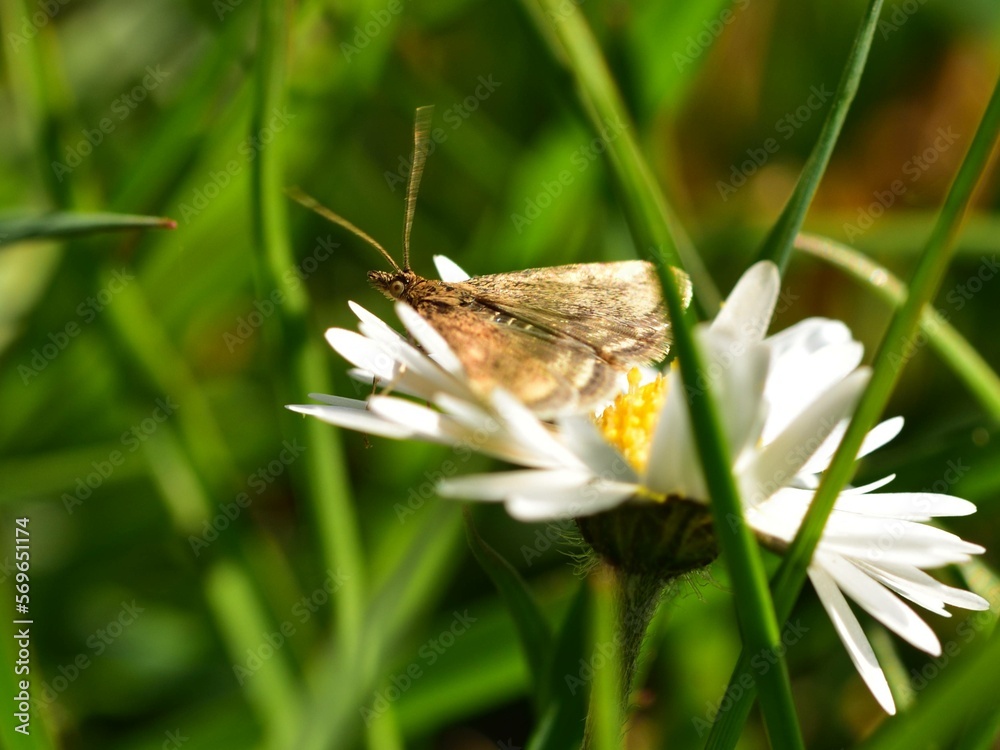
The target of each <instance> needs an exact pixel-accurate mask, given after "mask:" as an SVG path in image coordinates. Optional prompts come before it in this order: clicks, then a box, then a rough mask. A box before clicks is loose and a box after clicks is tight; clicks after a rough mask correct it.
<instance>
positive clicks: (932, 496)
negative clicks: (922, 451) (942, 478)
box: [834, 492, 976, 521]
mask: <svg viewBox="0 0 1000 750" xmlns="http://www.w3.org/2000/svg"><path fill="white" fill-rule="evenodd" d="M834 508H835V509H836V510H838V511H843V512H845V513H861V514H862V515H867V516H882V517H884V518H901V519H905V520H909V521H926V520H928V519H930V518H937V517H943V516H968V515H971V514H972V513H975V512H976V506H975V505H973V504H972V503H970V502H969V501H968V500H964V499H962V498H960V497H954V496H952V495H939V494H937V493H935V492H880V493H878V494H870V495H869V494H861V493H843V494H841V495H840V497H839V498H837V504H836V505H835V506H834Z"/></svg>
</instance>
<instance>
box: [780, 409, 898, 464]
mask: <svg viewBox="0 0 1000 750" xmlns="http://www.w3.org/2000/svg"><path fill="white" fill-rule="evenodd" d="M902 429H903V418H902V417H893V418H892V419H887V420H885V421H884V422H880V423H879V424H877V425H875V427H874V428H872V430H871V431H870V432H869V433H868V434H867V435H865V439H864V440H863V441H862V443H861V448H860V449H859V450H858V456H857V457H858V458H861V457H862V456H867V455H868V454H869V453H871V452H872V451H874V450H877V449H879V448H881V447H882V446H883V445H885V444H886V443H888V442H889V441H890V440H892V439H893V438H895V437H896V436H897V435H898V434H899V432H900V430H902ZM846 431H847V423H846V422H845V423H843V424H840V425H837V428H836V429H835V430H834V431H833V432H832V433H831V434H830V437H828V438H827V439H826V442H824V443H823V445H822V446H821V447H820V448H819V450H817V451H816V453H815V454H813V457H812V458H810V459H809V460H808V461H807V462H806V464H805V465H804V466H803V467H802V468H801V469H800V473H802V474H818V473H819V472H821V471H826V469H827V468H829V466H830V461H832V460H833V454H834V453H836V452H837V448H838V447H839V446H840V441H841V440H843V439H844V433H845V432H846Z"/></svg>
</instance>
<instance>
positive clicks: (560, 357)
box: [425, 304, 618, 418]
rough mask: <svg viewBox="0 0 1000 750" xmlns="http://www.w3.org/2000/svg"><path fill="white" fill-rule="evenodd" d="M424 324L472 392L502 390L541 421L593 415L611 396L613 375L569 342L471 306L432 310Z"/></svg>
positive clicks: (582, 347) (601, 362) (592, 355)
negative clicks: (445, 344) (460, 370)
mask: <svg viewBox="0 0 1000 750" xmlns="http://www.w3.org/2000/svg"><path fill="white" fill-rule="evenodd" d="M425 319H426V320H427V321H428V322H429V323H431V325H433V326H434V328H435V330H436V331H437V332H438V333H440V334H441V336H442V337H443V338H444V339H445V341H447V342H448V345H449V346H450V347H451V349H452V350H453V351H454V352H455V354H456V355H457V356H458V359H459V361H461V363H462V366H463V367H464V368H465V371H466V375H467V376H468V378H469V382H470V384H471V385H472V387H473V388H474V389H475V390H477V391H478V392H480V393H482V394H483V395H485V394H487V393H489V392H490V391H491V390H493V389H494V388H496V387H498V386H499V387H502V388H504V389H505V390H507V391H510V392H511V393H512V394H513V395H514V396H516V397H517V398H518V400H519V401H521V402H522V403H524V404H525V405H526V406H527V407H528V408H530V409H531V410H532V411H533V412H535V413H536V414H537V415H539V416H540V417H542V418H551V417H554V416H556V415H560V414H569V413H574V412H582V411H590V410H593V409H595V408H596V407H598V406H599V405H600V404H602V403H603V402H605V401H607V400H609V399H610V397H611V396H612V394H613V393H614V391H615V388H616V385H617V376H618V372H617V370H616V369H615V368H614V367H612V366H611V365H610V364H608V363H607V362H605V361H604V360H603V359H602V358H601V357H599V356H597V354H595V352H594V351H593V350H592V349H591V348H590V347H588V346H587V345H585V344H583V343H581V342H579V341H576V340H575V339H572V338H569V337H565V336H560V335H558V334H554V333H551V332H549V331H546V330H543V329H540V328H537V327H535V326H533V325H531V324H528V323H525V322H524V321H521V320H519V319H517V318H514V317H512V316H504V315H499V314H498V313H497V312H496V311H495V310H493V309H490V308H488V307H481V306H479V305H475V304H473V305H469V306H451V307H445V308H438V309H437V310H436V311H435V313H434V314H433V315H429V316H425Z"/></svg>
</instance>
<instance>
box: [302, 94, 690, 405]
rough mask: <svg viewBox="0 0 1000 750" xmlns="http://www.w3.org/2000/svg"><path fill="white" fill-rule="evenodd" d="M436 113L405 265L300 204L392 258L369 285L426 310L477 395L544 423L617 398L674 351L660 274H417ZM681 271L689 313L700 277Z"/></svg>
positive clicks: (583, 270) (421, 122) (416, 157)
mask: <svg viewBox="0 0 1000 750" xmlns="http://www.w3.org/2000/svg"><path fill="white" fill-rule="evenodd" d="M432 109H433V108H432V107H421V108H419V109H418V110H417V115H416V123H415V127H414V136H413V141H414V142H413V160H412V168H411V170H410V176H409V180H408V182H407V188H406V215H405V222H404V228H403V267H402V268H400V267H399V265H398V264H397V263H396V262H395V261H394V260H393V259H392V256H390V255H389V253H388V252H387V251H386V250H385V248H383V247H382V245H380V244H379V243H378V242H376V241H375V240H374V239H372V238H371V237H370V236H369V235H368V234H366V233H365V232H363V231H361V230H360V229H358V228H357V227H356V226H354V225H353V224H351V223H350V222H349V221H347V220H346V219H344V218H342V217H341V216H338V215H337V214H335V213H333V212H332V211H329V210H328V209H325V208H324V207H322V206H320V205H319V204H318V203H316V201H314V200H312V199H311V198H309V197H308V196H305V195H304V194H301V193H296V194H294V197H295V198H296V199H297V200H299V201H300V202H301V203H303V204H304V205H306V206H307V207H308V208H311V209H313V210H314V211H316V212H317V213H320V214H321V215H323V216H324V217H326V218H328V219H330V220H331V221H333V222H335V223H337V224H339V225H340V226H343V227H345V228H346V229H348V230H349V231H351V232H353V233H354V234H356V235H357V236H358V237H360V238H362V239H363V240H365V241H366V242H367V243H369V244H370V245H371V246H372V247H374V248H375V249H376V250H378V251H379V252H380V253H381V254H382V256H383V257H384V258H385V259H386V260H387V261H388V262H389V264H390V265H391V266H392V268H393V270H392V271H369V272H368V280H369V282H371V284H372V286H374V287H375V288H376V289H378V290H379V291H380V292H382V293H383V294H384V295H385V296H386V297H388V298H389V299H392V300H401V301H403V302H405V303H406V304H408V305H409V306H410V307H412V308H413V309H414V310H416V312H417V313H419V315H420V316H421V317H422V318H423V319H424V320H425V321H427V323H429V324H430V325H431V326H432V327H433V328H434V330H435V331H437V332H438V333H439V334H440V335H441V337H442V338H443V339H444V340H445V341H446V342H448V345H449V346H450V348H451V349H452V350H453V351H454V353H455V355H456V356H457V357H458V359H459V361H460V362H461V363H462V365H463V367H464V369H465V372H466V375H467V376H468V380H469V383H470V385H471V386H472V387H473V389H474V390H476V391H477V392H479V393H481V394H483V395H485V394H487V393H489V391H491V390H492V389H493V388H495V387H497V386H499V387H502V388H504V389H506V390H507V391H509V392H511V393H512V394H513V395H514V396H516V397H517V398H518V399H519V400H520V401H521V402H523V403H524V404H525V405H527V406H528V407H529V408H530V409H531V410H532V411H534V412H535V413H536V414H538V415H539V416H540V417H543V418H550V417H554V416H557V415H563V414H568V413H573V412H584V411H592V410H593V409H595V408H596V407H598V406H599V405H601V404H602V403H604V402H606V401H608V400H609V399H610V398H611V397H612V396H613V394H614V393H615V391H616V388H617V382H618V375H619V374H620V373H622V372H626V371H628V370H629V369H630V368H632V367H635V366H638V365H648V364H652V363H654V362H657V361H659V360H661V359H663V357H664V356H666V354H667V351H668V350H669V348H670V340H671V339H670V321H669V320H668V318H667V314H666V311H665V309H664V305H663V299H662V297H661V293H660V282H659V279H658V278H657V275H656V269H655V268H654V267H653V265H652V263H648V262H646V261H641V260H628V261H619V262H613V263H575V264H572V265H566V266H555V267H551V268H532V269H528V270H526V271H515V272H513V273H498V274H492V275H488V276H474V277H472V278H470V279H467V280H465V281H458V282H446V281H438V280H435V279H426V278H424V277H423V276H420V275H419V274H417V273H415V272H414V271H412V270H411V269H410V231H411V228H412V225H413V212H414V206H415V204H416V197H417V190H418V188H419V185H420V178H421V175H422V173H423V168H424V163H425V162H426V159H427V147H428V132H429V124H430V115H431V112H432ZM674 272H675V274H676V277H677V281H678V283H679V284H680V286H681V292H682V295H683V298H684V304H685V306H686V305H687V304H688V303H689V302H690V298H691V283H690V280H689V279H688V277H687V275H686V274H685V273H684V272H683V271H680V270H679V269H674Z"/></svg>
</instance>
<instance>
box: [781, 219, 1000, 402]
mask: <svg viewBox="0 0 1000 750" xmlns="http://www.w3.org/2000/svg"><path fill="white" fill-rule="evenodd" d="M795 248H796V249H797V250H801V251H803V252H806V253H809V254H810V255H815V256H816V257H818V258H822V259H823V260H826V261H828V262H829V263H832V264H833V265H835V266H836V267H837V268H839V269H840V270H842V271H844V272H846V273H847V274H849V275H850V276H853V277H854V278H855V279H857V280H858V281H860V282H861V283H862V284H864V285H865V286H866V287H867V288H868V289H870V290H871V291H873V292H874V293H875V294H877V295H878V296H879V297H880V298H881V299H884V300H885V301H887V302H889V303H890V304H892V305H894V306H895V307H899V306H901V305H902V304H903V302H904V301H905V300H906V295H907V292H906V285H905V284H903V282H902V281H900V280H899V279H898V278H896V277H895V276H893V275H892V273H890V272H889V271H888V270H887V269H886V268H883V267H882V266H880V265H879V264H877V263H875V261H873V260H872V259H871V258H869V257H867V256H866V255H864V254H862V253H860V252H858V251H857V250H855V249H854V248H851V247H848V246H847V245H843V244H841V243H839V242H836V241H835V240H831V239H828V238H826V237H819V236H816V235H812V234H800V235H799V236H798V238H797V239H796V240H795ZM920 331H921V332H922V333H923V334H924V335H925V336H926V337H927V342H928V343H929V344H930V345H931V346H932V347H933V348H934V349H935V350H936V351H937V353H938V354H939V355H940V356H941V359H942V360H943V361H944V362H945V364H947V365H948V366H949V367H951V369H952V370H954V372H955V375H957V376H958V377H959V379H961V380H962V382H963V383H965V387H966V388H968V389H969V392H970V393H971V394H972V395H973V396H975V397H976V399H977V400H978V401H979V403H980V405H981V406H982V407H983V409H985V410H986V411H987V412H989V414H990V415H991V416H992V417H993V419H995V420H997V421H1000V376H998V375H997V373H996V371H995V370H994V369H993V368H992V367H990V365H989V363H988V362H987V361H986V360H985V359H983V357H982V355H981V354H980V353H979V352H978V351H976V349H975V348H974V347H973V346H972V345H971V344H970V343H969V342H968V341H967V340H966V338H965V337H964V336H962V334H961V333H959V332H958V331H957V330H956V329H955V327H954V326H952V325H951V324H950V323H949V322H948V321H947V319H946V318H945V317H944V315H943V314H942V313H940V312H938V311H937V310H936V309H935V308H934V307H932V306H930V305H928V306H926V307H925V308H924V310H923V312H922V313H921V315H920Z"/></svg>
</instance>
